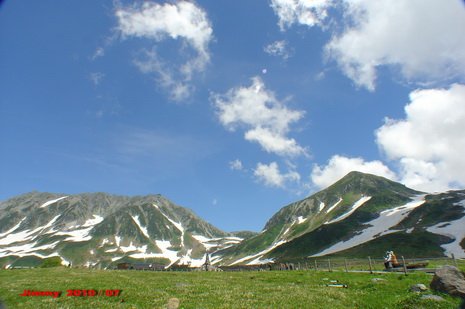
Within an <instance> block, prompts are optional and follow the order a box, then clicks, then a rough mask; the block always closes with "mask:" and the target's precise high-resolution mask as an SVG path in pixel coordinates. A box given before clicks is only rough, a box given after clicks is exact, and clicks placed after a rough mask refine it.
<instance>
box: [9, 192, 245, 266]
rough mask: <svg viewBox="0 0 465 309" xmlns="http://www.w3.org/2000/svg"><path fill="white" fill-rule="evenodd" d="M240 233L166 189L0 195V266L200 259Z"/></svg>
mask: <svg viewBox="0 0 465 309" xmlns="http://www.w3.org/2000/svg"><path fill="white" fill-rule="evenodd" d="M241 240H242V238H240V237H236V236H234V235H232V234H229V233H226V232H223V231H221V230H219V229H218V228H216V227H214V226H212V225H211V224H209V223H207V222H205V221H203V220H202V219H200V218H199V217H197V216H196V215H195V214H194V213H193V212H192V211H190V210H188V209H186V208H183V207H180V206H177V205H175V204H173V203H172V202H170V201H169V200H167V199H166V198H164V197H163V196H161V195H149V196H136V197H126V196H116V195H109V194H105V193H91V194H77V195H66V194H51V193H39V192H32V193H27V194H24V195H21V196H18V197H15V198H12V199H10V200H7V201H5V202H2V203H0V266H1V265H10V264H12V263H14V264H15V265H37V264H40V263H41V261H42V260H43V259H45V258H50V257H54V256H58V257H60V258H61V260H62V262H63V264H68V263H72V264H73V265H87V266H89V265H97V264H101V265H102V266H107V265H109V264H112V263H113V264H114V263H118V262H123V261H135V260H139V261H147V262H152V263H159V264H163V265H171V264H173V263H178V264H190V265H192V266H195V265H201V264H202V263H203V261H204V256H205V252H206V250H210V251H214V250H217V249H220V248H225V247H228V246H231V245H233V244H236V243H238V242H240V241H241Z"/></svg>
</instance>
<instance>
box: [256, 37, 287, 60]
mask: <svg viewBox="0 0 465 309" xmlns="http://www.w3.org/2000/svg"><path fill="white" fill-rule="evenodd" d="M263 50H264V51H265V53H267V54H269V55H271V56H276V57H281V58H282V59H284V60H287V59H288V58H289V57H291V56H292V54H293V50H292V49H291V48H290V47H289V44H288V43H287V41H284V40H283V41H275V42H273V43H270V44H268V45H266V46H265V47H264V48H263Z"/></svg>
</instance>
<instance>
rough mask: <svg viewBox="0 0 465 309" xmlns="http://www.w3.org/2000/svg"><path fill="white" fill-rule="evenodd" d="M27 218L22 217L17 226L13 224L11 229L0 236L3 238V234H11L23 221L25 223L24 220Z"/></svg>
mask: <svg viewBox="0 0 465 309" xmlns="http://www.w3.org/2000/svg"><path fill="white" fill-rule="evenodd" d="M24 220H26V217H24V218H22V219H21V220H20V221H19V222H18V224H16V225H15V226H13V227H12V228H11V229H9V230H8V231H6V232H4V233H0V238H2V237H3V236H5V235H8V234H10V233H11V232H14V230H16V229H17V228H18V227H19V226H20V225H21V223H23V221H24Z"/></svg>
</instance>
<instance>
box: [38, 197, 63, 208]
mask: <svg viewBox="0 0 465 309" xmlns="http://www.w3.org/2000/svg"><path fill="white" fill-rule="evenodd" d="M67 197H68V196H62V197H59V198H57V199H54V200H51V201H48V202H45V203H43V204H42V205H40V206H39V208H45V207H47V206H48V205H52V204H53V203H56V202H58V201H60V200H62V199H65V198H67Z"/></svg>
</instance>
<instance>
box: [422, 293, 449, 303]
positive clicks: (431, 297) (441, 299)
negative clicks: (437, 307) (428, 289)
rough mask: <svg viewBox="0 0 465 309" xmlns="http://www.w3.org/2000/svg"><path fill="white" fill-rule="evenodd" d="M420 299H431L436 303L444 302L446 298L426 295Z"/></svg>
mask: <svg viewBox="0 0 465 309" xmlns="http://www.w3.org/2000/svg"><path fill="white" fill-rule="evenodd" d="M420 299H429V300H434V301H444V298H442V297H441V296H438V295H431V294H425V295H423V296H422V297H421V298H420Z"/></svg>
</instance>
